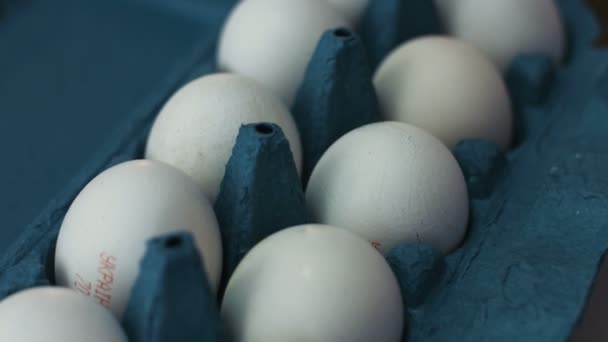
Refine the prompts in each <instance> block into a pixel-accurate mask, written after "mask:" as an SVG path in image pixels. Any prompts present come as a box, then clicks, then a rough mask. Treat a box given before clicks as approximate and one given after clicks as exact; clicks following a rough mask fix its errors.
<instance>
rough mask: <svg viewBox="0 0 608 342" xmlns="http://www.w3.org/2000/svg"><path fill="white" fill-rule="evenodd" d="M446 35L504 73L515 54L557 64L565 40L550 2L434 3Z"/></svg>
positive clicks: (461, 0) (447, 0)
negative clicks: (541, 57)
mask: <svg viewBox="0 0 608 342" xmlns="http://www.w3.org/2000/svg"><path fill="white" fill-rule="evenodd" d="M436 2H437V4H438V7H439V9H440V13H441V14H442V15H441V17H442V18H443V21H444V26H445V27H446V29H447V31H448V32H449V34H451V35H454V36H456V37H457V38H459V39H462V40H464V41H467V42H469V43H471V44H472V45H474V46H475V47H477V48H478V49H480V50H481V51H483V52H484V53H485V54H486V55H487V56H488V57H489V58H490V59H491V60H492V61H493V62H494V63H495V64H496V65H497V66H498V67H499V68H500V69H502V70H505V69H506V68H507V67H508V66H509V64H510V63H511V61H512V59H513V57H515V56H517V55H519V54H527V53H544V54H547V55H549V56H550V57H552V58H553V59H554V60H555V61H556V62H560V61H561V60H562V58H563V55H564V50H565V45H566V38H565V32H564V31H565V30H564V24H563V22H562V19H561V17H560V13H559V10H558V8H557V6H556V5H555V1H554V0H436Z"/></svg>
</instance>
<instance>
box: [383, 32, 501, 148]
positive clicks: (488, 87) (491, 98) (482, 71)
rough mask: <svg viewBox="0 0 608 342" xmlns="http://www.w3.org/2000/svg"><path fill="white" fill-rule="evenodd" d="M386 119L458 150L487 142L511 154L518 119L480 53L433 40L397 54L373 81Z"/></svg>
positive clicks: (406, 46) (440, 39)
mask: <svg viewBox="0 0 608 342" xmlns="http://www.w3.org/2000/svg"><path fill="white" fill-rule="evenodd" d="M374 85H375V87H376V90H377V93H378V100H379V102H380V106H381V108H382V111H383V114H384V116H385V118H386V119H388V120H394V121H401V122H406V123H409V124H412V125H414V126H418V127H421V128H423V129H425V130H426V131H428V132H430V133H432V134H433V135H435V136H436V137H437V138H439V140H441V141H443V143H444V144H446V145H447V146H448V148H450V149H451V148H453V147H454V146H455V145H456V144H458V143H459V142H460V141H462V140H464V139H472V138H478V139H485V140H488V141H492V142H495V143H496V144H497V145H498V146H499V147H501V148H502V149H503V150H506V149H507V148H508V147H509V145H510V142H511V139H512V136H513V132H512V131H513V114H512V110H511V102H510V100H509V95H508V92H507V89H506V86H505V84H504V81H503V79H502V77H501V75H500V73H499V72H498V70H497V69H496V68H495V67H494V65H493V64H492V63H491V62H490V61H488V60H487V58H486V57H484V56H483V55H482V54H481V53H480V52H479V51H478V50H476V49H475V48H473V47H471V46H470V45H468V44H466V43H463V42H461V41H458V40H456V39H452V38H447V37H441V36H428V37H423V38H418V39H414V40H411V41H409V42H407V43H405V44H403V45H401V46H400V47H398V48H397V49H395V50H394V51H393V52H392V53H391V54H390V55H389V56H388V57H387V58H386V59H385V60H384V61H383V62H382V64H381V65H380V67H379V68H378V70H377V71H376V74H375V75H374Z"/></svg>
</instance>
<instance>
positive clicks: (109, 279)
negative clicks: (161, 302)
mask: <svg viewBox="0 0 608 342" xmlns="http://www.w3.org/2000/svg"><path fill="white" fill-rule="evenodd" d="M178 231H188V232H190V233H191V234H192V236H193V238H194V240H195V242H196V246H197V248H198V250H199V252H200V254H201V255H200V257H201V261H202V263H203V265H204V266H205V269H206V271H207V275H208V279H209V283H210V287H211V288H212V289H214V290H217V286H218V283H219V278H220V275H221V271H222V244H221V237H220V232H219V227H218V223H217V219H216V217H215V213H214V212H213V207H212V206H211V203H210V202H209V200H208V199H207V198H206V197H205V195H204V194H203V192H202V191H201V189H200V188H199V187H198V186H197V185H196V183H195V182H194V181H193V180H192V179H191V178H190V177H188V176H187V175H186V174H184V173H183V172H181V171H179V170H177V169H176V168H174V167H171V166H170V165H167V164H165V163H160V162H156V161H151V160H135V161H128V162H125V163H122V164H118V165H116V166H113V167H111V168H109V169H107V170H105V171H104V172H102V173H100V174H99V175H97V176H96V177H95V178H93V180H91V181H90V182H89V183H88V184H87V185H86V186H85V187H84V189H83V190H82V191H81V192H80V193H79V194H78V196H77V197H76V198H75V199H74V201H73V202H72V204H71V205H70V208H69V209H68V211H67V213H66V215H65V218H64V220H63V222H62V224H61V228H60V230H59V237H58V239H57V246H56V250H55V279H56V283H57V285H59V286H66V287H71V288H73V289H75V290H77V291H78V292H80V293H81V294H83V295H85V296H87V297H88V298H89V299H90V300H92V301H95V302H97V303H99V304H100V305H103V306H105V307H107V308H109V309H110V310H111V311H112V312H113V313H114V314H115V315H116V316H117V317H119V318H121V317H122V315H123V313H124V310H125V308H126V306H127V303H128V301H129V298H130V296H131V288H132V287H133V284H134V283H135V280H136V278H137V276H138V274H139V269H140V268H139V266H140V262H141V260H142V258H143V256H144V253H145V248H146V242H147V241H148V240H149V239H152V238H155V237H157V236H159V235H164V234H167V233H171V232H178Z"/></svg>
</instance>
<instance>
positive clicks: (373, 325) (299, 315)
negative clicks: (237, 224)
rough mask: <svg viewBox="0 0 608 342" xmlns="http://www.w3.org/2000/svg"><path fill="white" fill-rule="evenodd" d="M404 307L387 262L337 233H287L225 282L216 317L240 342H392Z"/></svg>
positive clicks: (318, 229)
mask: <svg viewBox="0 0 608 342" xmlns="http://www.w3.org/2000/svg"><path fill="white" fill-rule="evenodd" d="M403 312H404V309H403V301H402V297H401V293H400V291H399V286H398V284H397V280H396V278H395V276H394V275H393V273H392V271H391V269H390V267H389V266H388V264H387V262H386V261H385V260H384V258H383V257H382V255H380V254H379V253H378V252H377V251H376V250H374V248H373V247H371V245H370V244H369V243H368V242H367V241H364V240H363V239H361V238H359V237H357V236H355V235H353V234H352V233H349V232H348V231H346V230H344V229H342V228H336V227H330V226H321V225H304V226H297V227H292V228H287V229H285V230H282V231H280V232H278V233H275V234H273V235H271V236H270V237H268V238H266V239H265V240H263V241H262V242H260V243H259V244H258V245H256V246H255V247H254V248H253V249H252V250H251V251H250V252H249V253H248V254H247V255H246V256H245V258H244V259H243V261H242V262H241V263H240V264H239V266H238V267H237V269H236V270H235V272H234V274H233V275H232V277H231V279H230V281H229V283H228V287H227V288H226V293H225V296H224V300H223V303H222V316H223V318H224V319H225V322H226V323H227V326H228V328H229V329H230V330H231V332H232V333H233V335H234V337H235V338H236V341H240V342H285V341H324V342H343V341H349V342H369V341H374V342H397V341H400V339H401V334H402V331H403V323H404V317H403Z"/></svg>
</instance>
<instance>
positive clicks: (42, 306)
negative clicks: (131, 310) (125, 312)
mask: <svg viewBox="0 0 608 342" xmlns="http://www.w3.org/2000/svg"><path fill="white" fill-rule="evenodd" d="M0 341H3V342H38V341H40V342H83V341H87V342H127V336H126V335H125V333H124V331H123V330H122V328H121V326H120V324H119V323H118V321H117V320H116V319H115V318H114V317H113V316H112V314H111V313H110V312H109V311H108V310H106V309H104V308H103V307H101V306H99V305H97V304H95V303H93V302H91V301H89V300H87V299H86V298H84V297H82V296H80V295H79V294H78V293H76V292H75V291H72V290H69V289H66V288H60V287H37V288H32V289H27V290H23V291H21V292H18V293H16V294H14V295H12V296H10V297H8V298H6V299H5V300H3V301H1V302H0Z"/></svg>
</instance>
